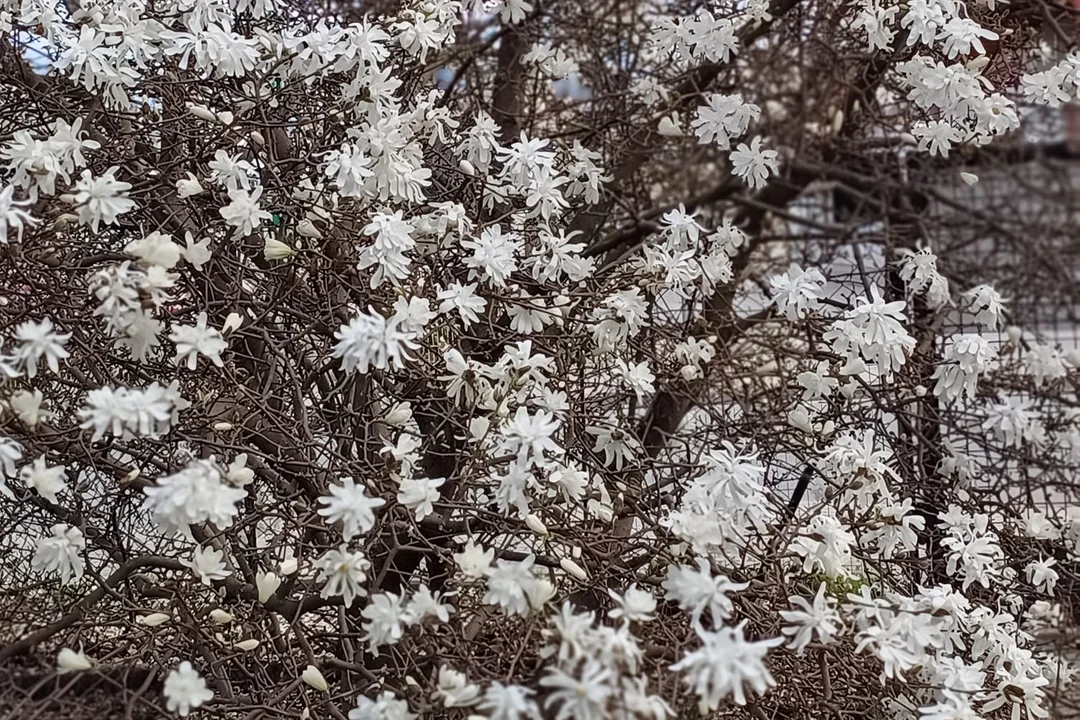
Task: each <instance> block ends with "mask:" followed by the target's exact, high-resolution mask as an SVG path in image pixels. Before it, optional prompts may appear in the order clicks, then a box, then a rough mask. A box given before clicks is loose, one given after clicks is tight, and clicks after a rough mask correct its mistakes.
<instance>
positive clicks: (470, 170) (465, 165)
mask: <svg viewBox="0 0 1080 720" xmlns="http://www.w3.org/2000/svg"><path fill="white" fill-rule="evenodd" d="M458 167H459V168H461V172H463V173H465V174H466V175H468V176H469V177H474V176H475V175H476V168H474V167H473V164H472V163H471V162H469V161H468V160H465V159H464V158H463V159H462V160H461V162H459V163H458Z"/></svg>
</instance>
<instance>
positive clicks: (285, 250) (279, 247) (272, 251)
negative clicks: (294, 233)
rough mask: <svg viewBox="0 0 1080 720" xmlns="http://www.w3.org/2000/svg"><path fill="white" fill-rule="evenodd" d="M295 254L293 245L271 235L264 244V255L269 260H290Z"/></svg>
mask: <svg viewBox="0 0 1080 720" xmlns="http://www.w3.org/2000/svg"><path fill="white" fill-rule="evenodd" d="M295 254H296V252H295V251H294V250H293V249H292V248H291V247H289V246H288V245H286V244H285V243H283V242H281V241H280V240H276V239H274V238H271V237H268V238H266V243H265V244H264V245H263V257H264V258H266V259H267V260H288V259H289V258H291V257H292V256H293V255H295Z"/></svg>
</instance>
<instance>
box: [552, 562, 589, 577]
mask: <svg viewBox="0 0 1080 720" xmlns="http://www.w3.org/2000/svg"><path fill="white" fill-rule="evenodd" d="M559 567H561V568H562V569H563V570H565V571H566V572H568V573H570V574H571V575H573V576H574V577H576V578H577V579H578V580H588V579H589V574H588V573H587V572H585V568H583V567H581V566H580V565H578V564H577V563H576V562H574V561H573V560H571V559H570V558H562V559H561V560H559Z"/></svg>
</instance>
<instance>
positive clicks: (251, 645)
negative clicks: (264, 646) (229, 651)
mask: <svg viewBox="0 0 1080 720" xmlns="http://www.w3.org/2000/svg"><path fill="white" fill-rule="evenodd" d="M233 647H235V648H236V649H237V650H243V651H244V652H251V651H252V650H254V649H255V648H257V647H259V641H258V640H255V639H254V638H252V639H250V640H241V641H240V642H238V643H236V644H235V645H233Z"/></svg>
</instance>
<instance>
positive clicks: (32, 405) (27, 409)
mask: <svg viewBox="0 0 1080 720" xmlns="http://www.w3.org/2000/svg"><path fill="white" fill-rule="evenodd" d="M8 405H9V406H10V407H11V409H12V410H13V411H15V414H16V415H17V416H18V418H19V420H20V421H21V422H22V423H23V424H24V425H26V427H28V428H30V429H31V430H33V429H34V428H35V427H37V425H38V423H40V422H44V421H48V420H50V419H51V418H52V416H53V414H52V412H50V411H49V410H46V409H45V407H44V405H45V397H44V396H43V395H42V394H41V391H40V390H29V391H28V390H19V391H18V392H16V393H14V394H13V395H12V396H11V397H10V398H8Z"/></svg>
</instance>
